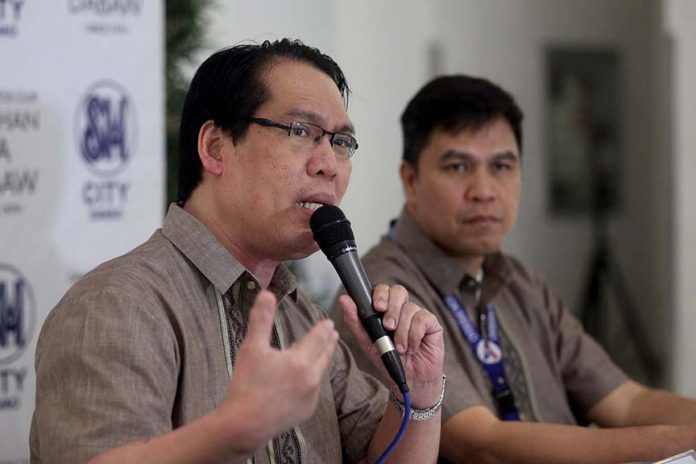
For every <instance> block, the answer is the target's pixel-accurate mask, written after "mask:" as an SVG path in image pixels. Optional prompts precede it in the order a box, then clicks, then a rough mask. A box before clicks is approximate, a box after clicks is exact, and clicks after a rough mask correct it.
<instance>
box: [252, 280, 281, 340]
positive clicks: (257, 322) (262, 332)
mask: <svg viewBox="0 0 696 464" xmlns="http://www.w3.org/2000/svg"><path fill="white" fill-rule="evenodd" d="M275 313H276V298H275V295H273V293H271V292H269V291H268V290H262V291H261V292H259V294H258V295H256V300H255V301H254V306H252V307H251V311H250V312H249V327H248V329H247V335H246V342H247V343H250V344H253V345H257V346H269V345H270V343H271V333H272V332H273V318H274V317H275Z"/></svg>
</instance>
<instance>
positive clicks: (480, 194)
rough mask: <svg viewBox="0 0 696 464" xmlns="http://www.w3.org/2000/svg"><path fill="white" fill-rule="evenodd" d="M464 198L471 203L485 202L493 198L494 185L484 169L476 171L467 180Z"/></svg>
mask: <svg viewBox="0 0 696 464" xmlns="http://www.w3.org/2000/svg"><path fill="white" fill-rule="evenodd" d="M466 198H467V199H468V200H471V201H478V202H486V201H491V200H493V199H494V198H495V183H494V179H493V178H492V176H491V175H490V174H489V173H488V172H486V170H485V169H477V170H476V171H474V173H473V175H472V176H471V177H470V178H469V182H468V183H467V189H466Z"/></svg>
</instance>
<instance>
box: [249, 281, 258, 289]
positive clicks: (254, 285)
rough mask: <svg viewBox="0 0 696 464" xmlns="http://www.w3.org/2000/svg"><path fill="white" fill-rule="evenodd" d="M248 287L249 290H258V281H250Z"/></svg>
mask: <svg viewBox="0 0 696 464" xmlns="http://www.w3.org/2000/svg"><path fill="white" fill-rule="evenodd" d="M247 288H248V289H249V290H256V282H254V281H253V280H250V281H248V282H247Z"/></svg>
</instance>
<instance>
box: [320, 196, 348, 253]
mask: <svg viewBox="0 0 696 464" xmlns="http://www.w3.org/2000/svg"><path fill="white" fill-rule="evenodd" d="M309 226H310V227H311V228H312V234H313V235H314V240H315V241H316V242H317V243H318V244H319V248H321V251H323V252H324V254H326V255H328V254H329V252H330V251H331V249H332V248H333V247H334V246H336V245H338V244H339V243H341V242H345V241H348V240H350V241H355V236H354V235H353V231H352V230H351V228H350V221H348V219H346V216H345V214H343V211H341V208H339V207H338V206H334V205H324V206H322V207H320V208H319V209H317V210H316V211H315V212H314V213H313V214H312V217H311V218H310V220H309Z"/></svg>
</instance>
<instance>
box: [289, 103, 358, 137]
mask: <svg viewBox="0 0 696 464" xmlns="http://www.w3.org/2000/svg"><path fill="white" fill-rule="evenodd" d="M286 114H287V115H288V116H290V117H292V118H297V121H299V122H309V123H312V124H316V125H317V126H321V127H324V124H325V122H324V119H323V118H322V117H321V116H320V115H319V114H317V113H315V112H314V111H310V110H300V109H297V110H290V111H288V112H287V113H286ZM324 129H326V128H325V127H324ZM327 130H329V129H327ZM331 132H344V133H348V134H354V133H355V128H354V127H353V125H352V124H350V123H344V124H343V125H342V126H340V127H339V128H338V129H336V130H335V131H334V130H331Z"/></svg>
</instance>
